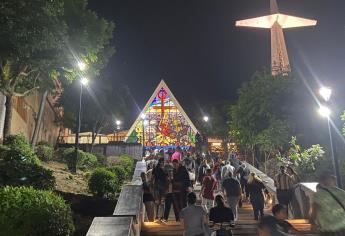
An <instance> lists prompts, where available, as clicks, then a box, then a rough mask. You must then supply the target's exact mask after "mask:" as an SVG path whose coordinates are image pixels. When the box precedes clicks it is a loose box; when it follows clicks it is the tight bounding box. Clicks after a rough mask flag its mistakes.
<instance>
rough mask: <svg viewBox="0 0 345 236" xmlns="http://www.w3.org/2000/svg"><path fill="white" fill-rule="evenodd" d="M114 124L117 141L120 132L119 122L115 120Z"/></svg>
mask: <svg viewBox="0 0 345 236" xmlns="http://www.w3.org/2000/svg"><path fill="white" fill-rule="evenodd" d="M115 124H116V141H119V131H120V125H121V121H120V120H116V121H115Z"/></svg>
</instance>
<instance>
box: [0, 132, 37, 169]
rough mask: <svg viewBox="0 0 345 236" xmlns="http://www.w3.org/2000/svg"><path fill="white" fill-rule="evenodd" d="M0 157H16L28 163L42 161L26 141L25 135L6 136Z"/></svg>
mask: <svg viewBox="0 0 345 236" xmlns="http://www.w3.org/2000/svg"><path fill="white" fill-rule="evenodd" d="M0 157H1V158H5V159H7V160H8V159H15V160H18V161H23V162H26V163H35V164H39V163H40V160H39V159H38V157H37V155H36V154H35V152H34V151H33V150H32V148H31V146H30V145H29V144H28V143H27V142H26V139H25V137H24V136H23V135H9V136H8V137H6V138H5V139H4V146H3V147H2V150H1V152H0Z"/></svg>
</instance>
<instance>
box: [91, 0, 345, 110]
mask: <svg viewBox="0 0 345 236" xmlns="http://www.w3.org/2000/svg"><path fill="white" fill-rule="evenodd" d="M278 4H279V8H280V11H281V12H282V13H289V14H291V15H296V16H303V17H307V18H313V19H317V20H318V25H317V26H316V27H308V28H303V29H289V30H286V31H285V38H286V43H287V47H288V52H289V57H290V63H291V64H292V70H293V72H295V73H301V74H303V75H304V76H305V78H306V79H307V81H312V80H315V79H319V80H320V81H322V82H324V83H325V84H327V85H330V86H332V87H334V88H336V91H335V93H338V95H339V94H341V95H343V96H340V97H342V98H344V97H345V96H344V88H345V86H344V81H345V1H344V0H284V1H283V0H280V1H279V0H278ZM89 8H90V9H92V10H94V11H96V12H97V13H98V15H100V16H102V17H104V18H106V19H107V20H111V21H113V22H114V23H115V25H116V32H115V37H114V44H115V47H116V50H117V52H116V54H115V55H114V56H113V58H112V59H111V61H110V63H109V65H108V67H107V69H106V70H107V72H108V73H109V74H110V75H111V77H112V79H113V81H114V84H117V83H122V84H126V85H127V86H128V87H129V88H130V91H131V93H132V95H133V97H134V99H135V101H136V102H137V105H138V106H139V107H140V108H142V107H143V106H144V105H145V103H146V102H147V99H148V98H149V97H150V96H151V94H152V92H153V90H154V89H155V87H156V86H157V84H158V82H159V81H160V79H161V78H163V79H164V80H165V81H166V82H167V84H168V86H169V87H170V88H171V90H172V91H173V93H174V94H175V96H176V97H177V99H178V100H179V101H180V103H181V105H182V106H184V107H186V110H187V111H191V112H193V113H194V114H195V113H198V112H199V111H200V109H202V108H203V107H204V106H205V105H209V104H213V103H218V102H221V101H225V100H226V101H234V100H236V98H237V93H236V91H237V89H238V88H239V87H240V85H241V84H242V83H243V82H244V81H248V80H249V79H250V78H251V76H252V75H253V74H254V72H255V71H256V70H260V69H262V68H263V67H267V68H269V66H270V34H269V31H268V30H259V29H248V28H236V27H235V26H234V24H235V20H238V19H244V18H248V17H256V16H260V15H263V14H268V13H269V0H89ZM134 113H137V114H138V113H139V111H136V112H133V114H134ZM134 115H135V114H134Z"/></svg>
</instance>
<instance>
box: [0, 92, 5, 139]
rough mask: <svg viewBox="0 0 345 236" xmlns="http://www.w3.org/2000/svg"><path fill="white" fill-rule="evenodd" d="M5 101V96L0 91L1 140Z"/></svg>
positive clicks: (0, 137)
mask: <svg viewBox="0 0 345 236" xmlns="http://www.w3.org/2000/svg"><path fill="white" fill-rule="evenodd" d="M5 102H6V97H5V96H4V95H3V94H2V93H1V92H0V140H2V138H3V137H2V134H3V130H4V121H5V111H6V109H5Z"/></svg>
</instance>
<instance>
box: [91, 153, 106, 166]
mask: <svg viewBox="0 0 345 236" xmlns="http://www.w3.org/2000/svg"><path fill="white" fill-rule="evenodd" d="M93 155H95V156H96V158H97V162H98V164H99V165H100V166H105V165H106V164H107V157H106V156H104V155H103V154H100V153H93Z"/></svg>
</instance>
